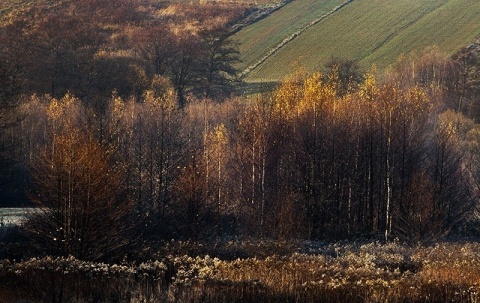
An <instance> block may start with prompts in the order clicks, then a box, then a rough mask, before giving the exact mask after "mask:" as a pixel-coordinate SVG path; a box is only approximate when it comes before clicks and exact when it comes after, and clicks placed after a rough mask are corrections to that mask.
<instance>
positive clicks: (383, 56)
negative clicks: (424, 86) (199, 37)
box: [236, 0, 480, 82]
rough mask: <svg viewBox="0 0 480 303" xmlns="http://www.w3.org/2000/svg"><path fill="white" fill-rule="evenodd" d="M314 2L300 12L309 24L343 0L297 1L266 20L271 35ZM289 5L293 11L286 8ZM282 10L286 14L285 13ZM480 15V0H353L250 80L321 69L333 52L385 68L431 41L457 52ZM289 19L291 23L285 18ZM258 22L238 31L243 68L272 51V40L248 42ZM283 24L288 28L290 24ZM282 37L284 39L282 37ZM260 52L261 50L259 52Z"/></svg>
mask: <svg viewBox="0 0 480 303" xmlns="http://www.w3.org/2000/svg"><path fill="white" fill-rule="evenodd" d="M310 2H312V3H313V2H315V3H317V5H318V7H317V8H316V10H314V8H313V7H311V8H310V10H309V14H308V15H309V16H310V17H306V16H307V15H304V18H299V17H298V16H297V17H296V18H297V20H298V22H301V21H303V22H304V24H307V23H308V22H307V21H308V20H309V19H310V20H312V19H313V17H312V16H314V15H316V16H319V15H322V14H324V13H325V11H326V10H328V8H330V9H332V8H333V7H335V4H338V3H339V2H342V1H337V2H336V3H332V1H314V0H303V1H293V2H292V3H290V4H289V5H287V6H285V7H284V8H282V9H280V10H279V11H278V12H277V13H276V14H272V15H271V16H270V17H269V18H266V19H264V20H262V21H263V24H262V26H263V27H264V28H263V32H264V33H267V32H268V33H270V34H269V35H266V34H265V35H266V36H267V37H269V38H270V37H271V36H281V34H280V33H279V30H278V28H279V27H278V25H277V24H278V23H279V22H282V21H283V20H287V19H288V17H289V16H291V15H290V14H294V12H295V14H298V13H299V12H300V11H301V9H300V7H304V6H307V4H308V3H310ZM321 4H323V7H322V5H321ZM329 5H330V6H329ZM296 6H298V9H296ZM287 8H288V9H289V11H286V9H287ZM287 12H290V13H289V14H287ZM281 13H283V14H286V15H283V16H281V15H280V14H281ZM479 15H480V1H478V0H437V1H418V0H402V1H398V0H353V1H351V2H350V3H348V5H345V6H344V7H342V8H341V9H340V10H338V11H336V12H335V13H333V14H330V15H328V16H327V17H325V18H324V19H322V20H321V21H320V22H318V23H317V24H315V25H313V26H311V27H309V28H307V29H306V30H305V31H303V32H302V33H301V34H300V35H298V36H297V37H296V38H295V39H293V40H292V41H290V42H289V43H287V44H285V45H284V46H283V47H281V49H279V50H277V51H276V52H275V53H273V54H272V55H271V56H269V57H268V59H266V60H264V62H263V63H262V64H261V65H259V66H258V67H257V68H255V69H253V70H252V71H251V72H249V73H248V75H246V78H245V79H246V81H248V82H258V81H277V80H280V79H282V78H283V77H284V76H285V75H287V74H289V73H291V71H292V69H295V68H298V67H305V68H307V69H308V70H319V69H321V67H322V66H323V65H324V64H325V62H326V61H328V60H329V59H330V58H332V57H342V58H347V59H355V60H357V62H359V63H360V65H361V66H363V67H365V68H368V67H369V66H371V64H376V65H377V66H378V67H380V68H382V67H386V66H388V65H389V64H391V63H393V62H395V60H396V59H397V58H398V56H399V55H400V54H402V53H405V54H408V53H411V52H413V51H421V50H422V49H424V48H425V47H427V46H431V45H436V46H438V47H439V48H440V49H441V50H442V51H443V52H445V53H448V54H453V53H454V52H456V51H457V50H459V49H460V48H462V47H463V46H466V45H468V44H469V43H471V42H472V41H473V40H474V39H475V37H477V36H479V35H480V22H479V21H478V16H479ZM283 25H284V26H286V25H285V23H283ZM253 26H254V25H252V27H251V28H250V27H247V28H245V29H244V30H242V31H240V32H239V33H238V34H237V35H236V38H237V41H239V42H240V50H241V52H242V59H244V60H245V62H244V63H243V65H242V66H240V68H242V67H243V68H244V67H245V66H248V64H251V62H253V61H255V60H260V59H261V57H262V55H264V54H265V53H268V52H269V51H270V49H269V47H271V46H267V45H266V44H265V43H264V44H261V43H258V44H254V43H252V42H246V41H251V39H253V38H251V37H249V36H248V33H249V31H250V34H251V35H254V34H257V35H258V33H259V31H258V30H257V31H254V30H253ZM256 26H259V25H256ZM297 26H298V25H297ZM293 27H294V25H293V23H292V25H291V26H289V27H288V29H289V30H293ZM275 29H277V30H276V31H275ZM281 29H282V31H283V32H286V31H287V29H285V28H284V27H281ZM265 35H264V36H265ZM238 37H242V39H243V40H241V39H238ZM256 37H257V38H258V36H256ZM247 38H249V39H250V40H249V39H247ZM258 39H260V41H263V40H261V38H258ZM278 39H279V40H282V39H280V37H278ZM254 53H257V54H259V55H257V57H256V58H253V57H255V56H254V55H252V54H254Z"/></svg>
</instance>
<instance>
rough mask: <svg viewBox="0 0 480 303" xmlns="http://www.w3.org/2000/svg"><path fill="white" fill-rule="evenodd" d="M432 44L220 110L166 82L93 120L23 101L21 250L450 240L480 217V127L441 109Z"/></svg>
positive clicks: (51, 102)
mask: <svg viewBox="0 0 480 303" xmlns="http://www.w3.org/2000/svg"><path fill="white" fill-rule="evenodd" d="M427 53H428V54H423V55H422V56H424V57H420V58H421V59H418V60H417V59H415V60H417V61H410V60H401V61H400V62H399V63H398V64H397V67H396V68H395V69H393V70H390V71H387V72H385V73H384V74H382V75H381V76H374V74H373V73H372V72H370V73H366V74H365V75H364V76H363V77H362V79H363V80H361V81H357V80H355V81H350V80H351V79H353V78H352V77H344V76H340V75H341V73H339V67H338V66H337V65H333V66H331V69H330V70H329V71H328V72H325V73H324V74H320V73H313V74H308V73H304V72H298V73H296V74H294V75H293V76H291V77H290V78H288V79H286V80H284V81H283V82H282V83H281V84H279V85H278V87H277V88H276V89H274V90H273V91H272V92H270V93H267V92H266V93H264V94H261V95H259V96H257V97H255V98H250V99H244V98H241V97H236V98H231V99H228V100H225V101H224V102H221V103H218V102H214V101H212V100H209V99H207V98H201V99H197V100H196V101H191V102H189V103H188V104H186V105H184V106H181V104H180V103H179V102H178V96H177V94H176V90H175V88H174V86H173V84H172V81H171V80H170V79H168V78H166V77H162V76H155V77H154V78H153V81H152V83H151V84H150V86H149V87H148V89H146V90H145V91H144V92H143V93H142V94H141V97H140V98H137V97H135V96H131V97H128V98H122V97H121V96H119V95H116V94H113V95H112V96H111V97H110V98H109V100H108V101H106V109H105V114H104V115H98V114H97V112H96V111H95V110H94V109H93V108H91V107H88V106H87V105H85V103H84V102H82V100H81V99H80V98H78V97H76V96H74V95H72V94H66V95H65V96H63V97H62V98H54V97H51V96H36V95H33V96H31V97H30V98H29V99H28V100H25V101H24V102H23V103H22V105H21V106H20V107H19V108H18V112H17V115H18V116H20V117H22V120H21V122H20V123H19V125H18V127H17V128H16V131H15V133H16V134H17V135H18V141H17V142H19V144H18V148H19V153H18V155H20V156H21V157H22V160H21V161H20V162H21V163H23V164H24V165H26V166H28V170H27V171H26V172H25V174H26V178H25V180H26V182H27V183H26V185H28V188H29V191H28V197H29V199H30V200H31V201H32V202H33V203H34V204H35V205H37V206H39V207H41V209H42V211H41V212H39V213H38V214H37V215H35V216H33V217H32V219H31V220H30V221H29V223H28V224H26V225H25V229H26V230H27V231H30V232H31V233H30V237H31V238H30V240H31V244H32V246H31V247H37V248H38V252H39V253H42V252H45V251H48V252H50V253H53V254H60V255H70V254H71V255H75V256H77V257H79V258H85V259H101V258H105V257H107V256H111V255H115V254H116V253H118V252H119V251H123V252H124V249H125V247H126V246H127V245H128V244H131V243H130V242H131V240H132V239H140V238H141V239H150V240H152V239H157V240H158V239H171V238H176V239H193V240H202V239H211V238H215V237H230V236H241V237H254V238H257V237H268V238H274V239H312V240H337V239H346V238H354V237H358V236H376V235H381V236H382V238H383V239H385V240H387V241H388V240H389V239H392V238H400V239H403V240H405V241H410V242H412V243H418V242H424V241H431V240H434V239H436V238H438V237H441V236H444V235H447V234H448V233H450V232H451V231H452V230H454V229H456V228H458V227H460V226H462V224H463V223H464V222H465V221H466V220H468V219H473V218H475V216H476V207H477V199H478V189H477V188H478V176H479V173H480V171H479V163H480V162H479V158H478V142H479V141H478V138H479V136H480V128H479V127H478V124H476V123H475V120H474V117H473V116H471V117H468V114H466V113H462V112H460V111H457V110H456V109H458V108H456V109H454V108H451V107H450V106H449V105H448V104H450V103H451V102H453V104H455V102H454V100H453V99H451V98H452V95H453V94H454V92H452V91H451V90H447V89H446V87H445V86H444V84H442V83H444V82H443V81H444V79H443V80H442V79H439V78H438V76H437V75H447V73H445V74H442V73H437V72H438V71H439V70H444V71H445V69H443V68H444V67H445V65H442V64H440V63H441V62H438V60H437V59H438V58H439V57H438V55H437V54H436V53H435V52H432V51H430V52H427ZM412 60H413V59H412ZM450 63H452V62H450ZM442 66H443V67H442ZM436 69H438V70H437V71H435V72H433V71H434V70H436ZM427 74H429V75H427ZM448 76H449V77H450V76H452V75H451V74H450V73H448ZM417 77H419V78H417ZM348 79H350V80H348ZM342 81H343V82H349V83H350V84H349V85H347V86H346V87H351V89H348V90H347V91H346V92H345V91H344V90H342V89H341V88H342ZM343 87H345V86H343ZM469 100H470V101H472V102H473V101H474V100H473V99H469ZM449 102H450V103H449ZM100 230H101V232H100ZM33 243H35V244H36V245H33Z"/></svg>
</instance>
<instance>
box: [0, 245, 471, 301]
mask: <svg viewBox="0 0 480 303" xmlns="http://www.w3.org/2000/svg"><path fill="white" fill-rule="evenodd" d="M178 245H180V246H181V245H182V244H181V243H180V244H179V243H176V246H178ZM223 245H224V247H223V249H224V250H225V249H227V250H231V251H233V250H237V251H238V250H242V249H245V248H246V247H248V249H250V251H249V252H250V254H252V255H251V256H249V257H246V258H237V259H221V258H217V257H210V256H209V255H202V256H189V255H167V256H164V257H162V258H159V259H158V260H154V261H152V260H150V261H145V262H142V263H123V264H105V263H94V262H85V261H81V260H78V259H75V258H73V257H68V258H52V257H43V258H36V259H30V260H27V261H22V262H13V261H6V260H5V261H0V300H1V301H2V302H32V303H33V302H154V301H156V302H478V300H479V299H480V293H479V291H480V285H479V283H478V281H479V279H480V263H479V261H478V254H479V253H480V244H478V243H472V242H466V243H447V242H444V243H439V244H436V245H434V246H424V247H420V246H418V247H409V246H405V245H401V244H399V243H398V242H392V243H388V244H381V243H378V242H364V243H336V244H322V243H297V245H294V246H292V245H289V244H286V243H284V245H285V246H289V248H288V249H287V251H288V253H286V254H274V253H273V252H271V251H270V252H266V251H265V249H266V247H269V248H268V249H275V250H276V251H277V252H281V251H282V249H281V248H282V247H281V244H279V243H277V244H276V245H277V246H276V247H273V246H269V245H268V243H265V242H261V241H260V242H257V243H254V244H252V243H247V244H246V243H241V242H228V243H224V244H223ZM166 246H168V245H166ZM188 246H189V247H190V248H191V247H192V243H188ZM283 248H285V247H283ZM208 250H209V251H210V253H213V254H215V253H216V252H217V253H218V247H215V248H214V247H210V248H209V249H208ZM262 251H263V252H264V253H266V254H271V255H270V256H268V257H265V256H255V254H256V253H258V252H262ZM295 251H296V252H295Z"/></svg>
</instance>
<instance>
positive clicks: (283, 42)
mask: <svg viewBox="0 0 480 303" xmlns="http://www.w3.org/2000/svg"><path fill="white" fill-rule="evenodd" d="M352 2H353V0H347V1H345V2H344V3H342V4H340V5H339V6H337V7H335V8H334V9H332V10H331V11H329V12H327V13H325V14H323V15H321V16H320V17H318V18H316V19H313V20H312V21H310V22H309V23H307V24H306V25H304V26H303V27H302V28H301V29H299V30H298V31H296V32H294V33H293V34H291V35H290V36H288V37H287V38H285V39H283V41H282V42H280V43H279V44H278V45H277V46H276V47H274V48H272V49H271V50H270V51H269V52H268V53H267V54H266V55H265V56H263V57H262V58H260V60H258V61H257V62H255V63H253V64H252V65H250V66H249V67H247V68H246V69H244V70H243V71H242V72H241V73H240V78H244V77H245V76H246V75H248V74H249V73H250V72H251V71H253V70H254V69H256V68H257V67H258V66H259V65H260V64H262V63H263V62H265V61H266V60H267V59H268V58H270V57H271V56H272V55H273V54H275V53H276V52H277V51H279V50H280V49H281V48H282V47H284V46H285V45H286V44H288V43H289V42H291V41H292V40H293V39H295V38H296V37H298V36H299V35H300V34H302V33H303V32H304V31H306V30H307V29H308V28H310V27H312V26H314V25H315V24H317V23H318V22H320V21H322V20H323V19H325V18H326V17H328V16H330V15H331V14H334V13H336V12H337V11H339V10H340V9H342V8H343V7H345V6H346V5H348V4H350V3H352Z"/></svg>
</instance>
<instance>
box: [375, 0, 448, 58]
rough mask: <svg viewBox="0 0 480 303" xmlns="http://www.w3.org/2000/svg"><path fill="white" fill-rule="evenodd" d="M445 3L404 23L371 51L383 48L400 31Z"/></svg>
mask: <svg viewBox="0 0 480 303" xmlns="http://www.w3.org/2000/svg"><path fill="white" fill-rule="evenodd" d="M445 4H446V2H445V3H443V4H441V5H440V6H437V7H432V9H431V10H429V11H426V12H425V13H424V14H422V15H420V16H419V17H418V18H417V19H413V20H411V21H410V22H408V23H407V24H405V25H403V26H402V27H400V28H399V29H397V30H395V31H394V32H392V33H391V34H389V35H388V36H387V37H386V38H385V39H384V40H383V41H381V42H380V43H378V44H377V45H375V46H374V47H373V49H372V51H371V52H370V53H373V52H375V51H376V50H378V49H379V48H381V47H382V46H383V45H385V44H386V43H387V42H388V41H390V40H391V39H392V38H393V37H395V36H396V35H397V34H398V33H400V32H401V31H403V30H405V29H407V28H409V27H410V26H412V25H413V24H415V23H416V22H418V21H419V20H420V19H422V18H423V17H425V16H426V15H428V14H430V13H432V12H434V11H435V10H436V9H438V8H439V7H441V6H443V5H445Z"/></svg>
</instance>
